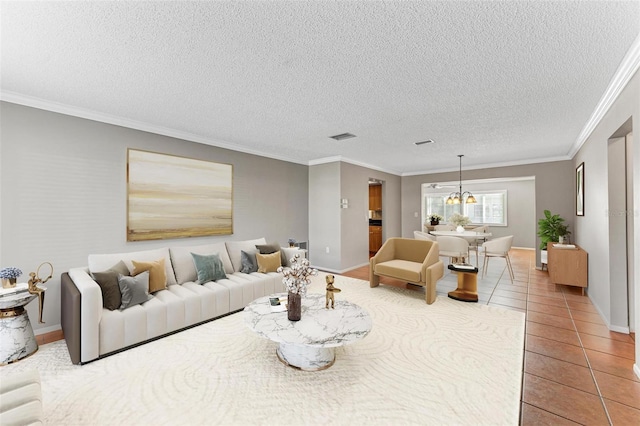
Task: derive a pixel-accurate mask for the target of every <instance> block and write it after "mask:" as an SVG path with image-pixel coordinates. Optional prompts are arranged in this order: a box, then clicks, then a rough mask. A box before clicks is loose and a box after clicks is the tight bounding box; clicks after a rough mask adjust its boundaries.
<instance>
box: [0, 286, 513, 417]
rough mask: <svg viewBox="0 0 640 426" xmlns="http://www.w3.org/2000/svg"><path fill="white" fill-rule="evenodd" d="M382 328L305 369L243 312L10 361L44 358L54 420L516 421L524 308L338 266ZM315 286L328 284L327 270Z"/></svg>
mask: <svg viewBox="0 0 640 426" xmlns="http://www.w3.org/2000/svg"><path fill="white" fill-rule="evenodd" d="M336 287H339V288H341V289H342V293H339V294H338V295H337V296H336V298H338V299H342V300H349V301H351V302H354V303H357V304H359V305H360V306H362V307H363V308H365V309H366V310H367V311H368V312H369V313H370V314H371V316H372V318H373V329H372V331H371V333H370V334H369V335H368V336H367V337H366V338H365V339H363V340H360V341H358V342H355V343H353V344H351V345H348V346H345V347H341V348H337V350H336V357H337V359H336V362H335V364H334V365H333V366H332V367H331V368H329V369H327V370H323V371H318V372H303V371H298V370H295V369H292V368H290V367H287V366H285V365H283V364H282V363H281V362H280V361H278V359H277V357H276V354H275V349H276V343H274V342H271V341H268V340H266V339H263V338H260V337H258V336H257V335H256V334H254V333H253V332H251V331H250V330H248V329H247V328H246V327H245V326H244V325H243V321H242V315H243V314H242V313H237V314H234V315H231V316H228V317H225V318H221V319H219V320H216V321H213V322H210V323H207V324H204V325H202V326H199V327H196V328H193V329H190V330H186V331H184V332H180V333H177V334H174V335H172V336H168V337H165V338H163V339H160V340H158V341H155V342H152V343H148V344H145V345H142V346H139V347H137V348H133V349H130V350H128V351H125V352H123V353H120V354H116V355H113V356H110V357H107V358H105V359H102V360H98V361H95V362H92V363H90V364H87V365H84V366H74V365H72V364H71V362H70V360H69V355H68V353H67V349H66V345H65V343H64V342H63V341H60V342H54V343H51V344H48V345H44V346H41V347H40V350H39V351H38V352H37V353H36V354H35V355H33V356H31V357H30V358H27V359H25V360H23V361H20V362H18V363H15V364H12V365H8V366H5V367H2V368H1V369H0V378H1V377H2V376H4V375H9V374H12V373H14V372H17V371H21V370H28V369H34V368H35V369H38V370H39V371H40V374H41V376H42V391H43V405H44V412H45V420H46V423H47V424H65V425H76V424H77V425H80V424H92V425H95V424H105V425H106V424H127V425H138V424H141V425H142V424H143V425H150V424H153V425H160V424H172V425H174V424H180V425H183V424H184V425H197V424H207V425H210V424H222V425H227V424H349V425H351V424H421V425H425V424H434V425H443V424H475V425H477V424H491V425H497V424H514V425H515V424H518V413H519V405H520V384H521V377H522V361H523V360H522V356H523V345H524V314H522V313H519V312H514V311H510V310H503V309H500V308H495V307H490V306H486V305H478V304H471V303H464V302H458V301H454V300H451V299H448V298H446V297H442V296H439V297H438V300H437V301H436V302H435V303H434V304H432V305H427V304H426V303H425V302H424V294H423V293H420V292H415V291H411V290H405V289H398V288H394V287H389V286H384V285H382V286H380V287H377V288H369V284H368V282H366V281H360V280H356V279H353V278H345V277H336ZM310 291H313V292H318V293H323V292H324V275H323V274H320V275H319V276H317V277H314V282H313V284H312V287H311V289H310Z"/></svg>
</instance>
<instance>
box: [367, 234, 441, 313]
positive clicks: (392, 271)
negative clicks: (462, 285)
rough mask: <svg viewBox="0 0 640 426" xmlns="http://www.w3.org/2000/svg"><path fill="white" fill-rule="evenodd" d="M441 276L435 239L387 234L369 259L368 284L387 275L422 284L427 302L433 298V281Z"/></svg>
mask: <svg viewBox="0 0 640 426" xmlns="http://www.w3.org/2000/svg"><path fill="white" fill-rule="evenodd" d="M443 276H444V263H443V262H442V261H441V260H440V258H439V249H438V243H437V242H436V241H426V240H414V239H411V238H389V239H388V240H387V241H386V242H385V243H384V245H383V246H382V247H381V248H380V250H378V253H376V255H375V256H373V257H372V258H371V259H370V260H369V286H371V287H377V286H378V285H379V284H380V277H389V278H394V279H397V280H401V281H406V282H408V283H411V284H416V285H419V286H422V287H425V300H426V302H427V304H429V305H430V304H432V303H433V302H435V301H436V282H437V281H438V280H439V279H440V278H442V277H443Z"/></svg>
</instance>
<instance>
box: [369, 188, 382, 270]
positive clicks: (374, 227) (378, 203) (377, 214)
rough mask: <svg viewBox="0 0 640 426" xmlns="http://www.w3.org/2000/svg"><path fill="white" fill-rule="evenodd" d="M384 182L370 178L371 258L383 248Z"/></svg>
mask: <svg viewBox="0 0 640 426" xmlns="http://www.w3.org/2000/svg"><path fill="white" fill-rule="evenodd" d="M382 189H383V182H382V181H380V180H377V179H374V178H369V257H371V256H373V255H375V254H376V253H377V252H378V250H380V247H382V227H383V210H382V206H383V200H382V193H383V190H382Z"/></svg>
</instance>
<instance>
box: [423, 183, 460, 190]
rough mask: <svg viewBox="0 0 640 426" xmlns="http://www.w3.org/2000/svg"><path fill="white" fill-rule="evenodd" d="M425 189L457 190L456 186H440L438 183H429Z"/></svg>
mask: <svg viewBox="0 0 640 426" xmlns="http://www.w3.org/2000/svg"><path fill="white" fill-rule="evenodd" d="M427 188H431V189H445V188H457V186H456V185H441V184H439V183H430V184H429V185H427Z"/></svg>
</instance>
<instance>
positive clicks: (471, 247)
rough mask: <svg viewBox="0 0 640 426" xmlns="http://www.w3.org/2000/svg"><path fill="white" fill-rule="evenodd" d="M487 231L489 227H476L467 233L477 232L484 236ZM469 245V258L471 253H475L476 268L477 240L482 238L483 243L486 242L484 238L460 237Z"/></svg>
mask: <svg viewBox="0 0 640 426" xmlns="http://www.w3.org/2000/svg"><path fill="white" fill-rule="evenodd" d="M488 230H489V225H482V226H477V227H475V228H473V229H469V232H477V233H479V234H486V233H487V231H488ZM462 238H464V239H465V240H467V242H468V243H469V257H471V252H472V251H474V252H475V253H476V266H478V246H479V244H478V243H479V239H480V238H484V240H483V242H484V241H486V237H462Z"/></svg>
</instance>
